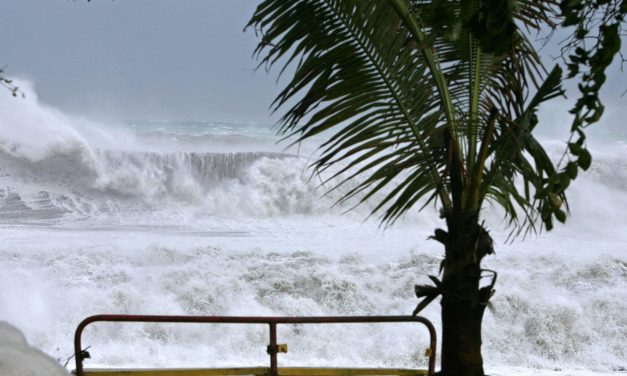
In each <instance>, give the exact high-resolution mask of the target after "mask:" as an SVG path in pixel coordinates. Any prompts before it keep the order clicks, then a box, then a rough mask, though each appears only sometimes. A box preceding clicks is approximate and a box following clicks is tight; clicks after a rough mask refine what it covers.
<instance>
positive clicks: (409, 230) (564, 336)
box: [0, 92, 627, 375]
mask: <svg viewBox="0 0 627 376" xmlns="http://www.w3.org/2000/svg"><path fill="white" fill-rule="evenodd" d="M275 134H276V128H274V127H273V126H272V125H270V124H246V125H242V124H231V123H221V122H213V121H187V122H183V121H181V122H172V121H131V120H125V121H122V120H111V119H95V120H94V119H83V118H78V117H74V116H71V115H68V114H64V113H62V112H60V111H58V110H56V109H54V108H50V107H48V106H46V105H44V104H41V103H39V101H38V100H37V97H36V95H35V94H34V93H33V92H31V93H29V95H27V96H26V98H23V99H14V98H12V97H10V96H8V95H6V96H0V238H1V239H2V242H1V243H0V286H2V288H0V320H2V321H6V322H8V323H11V324H12V325H14V326H15V327H17V328H18V329H19V330H21V331H22V332H23V333H24V335H25V337H26V338H27V339H28V341H29V343H30V344H32V345H33V346H35V347H37V348H39V349H41V350H43V351H44V352H46V353H48V354H49V355H50V356H52V357H54V358H55V359H58V360H59V362H61V363H65V362H66V360H67V359H68V358H70V356H71V355H72V354H73V347H72V346H73V334H74V329H75V328H76V326H77V324H78V323H79V322H80V321H81V320H82V319H83V318H84V317H86V316H89V315H93V314H100V313H124V314H172V315H286V316H299V315H307V316H315V315H405V314H411V312H412V310H413V309H414V307H415V306H416V304H417V302H418V300H417V299H416V297H415V296H414V293H413V286H414V285H415V284H416V283H427V282H428V281H429V280H428V278H427V276H428V275H435V274H437V273H438V268H439V264H440V260H441V257H442V253H443V250H442V248H441V247H440V245H439V244H438V243H437V242H435V241H433V240H429V239H428V237H429V235H431V234H432V233H433V230H434V229H435V228H437V227H439V226H440V227H441V226H443V223H442V221H441V220H440V219H439V218H438V215H437V212H436V210H435V209H434V208H432V207H426V208H425V209H424V210H422V211H418V210H417V209H416V210H413V211H410V212H409V213H408V214H407V215H405V216H404V217H403V218H402V219H401V220H400V221H398V222H397V223H396V224H394V226H391V227H387V228H386V227H384V226H381V225H380V222H379V220H378V218H377V216H376V215H374V216H371V217H369V214H370V212H371V210H372V209H373V208H374V207H375V205H376V197H375V198H374V199H373V200H372V201H371V202H366V203H364V204H362V205H357V206H356V207H354V206H355V204H357V201H348V202H346V203H344V204H336V203H337V200H338V199H339V198H341V197H342V195H343V193H345V192H346V191H347V190H348V189H350V187H351V184H355V183H351V182H349V183H348V184H347V185H345V186H341V187H340V188H338V189H335V190H330V188H332V187H333V186H334V183H335V182H337V179H336V180H331V181H330V182H327V183H326V184H323V181H324V180H325V177H324V176H312V173H311V170H310V169H309V168H308V166H309V165H310V164H311V162H312V160H313V159H312V158H315V155H316V146H317V145H315V144H314V143H312V144H307V145H295V146H292V147H289V148H287V146H288V144H289V141H288V142H278V143H277V141H279V137H277V136H276V135H275ZM321 137H322V136H321ZM541 138H542V137H541ZM542 141H543V142H544V144H545V145H546V146H547V148H548V150H549V151H550V152H551V154H552V155H553V156H554V157H555V158H556V159H559V158H560V156H561V153H562V152H563V150H564V145H565V144H564V139H561V140H559V139H553V138H551V137H548V136H547V137H544V138H542ZM626 141H627V137H626V136H625V134H613V133H610V132H607V133H602V132H601V133H599V134H598V135H596V137H595V138H594V139H592V138H591V139H590V150H591V152H592V155H593V158H594V161H593V165H592V167H591V169H590V170H589V171H587V172H586V173H582V174H581V175H580V177H579V178H578V179H577V180H576V181H575V183H574V185H573V187H572V189H571V190H570V191H569V192H570V193H569V196H568V197H569V205H570V211H571V214H572V216H571V217H570V218H569V219H568V221H567V223H566V224H565V225H558V226H557V228H556V229H555V230H554V231H551V232H548V233H547V232H541V233H539V234H531V235H528V236H526V237H522V236H519V237H517V238H514V239H511V238H510V239H508V235H509V234H510V231H511V228H508V227H507V224H506V223H505V222H504V220H503V213H502V212H501V211H499V210H498V208H495V207H492V206H491V205H490V204H489V203H487V204H486V207H485V210H484V214H483V217H482V219H483V220H485V223H486V225H487V226H488V228H489V229H490V230H491V234H492V236H493V237H494V239H495V244H496V254H495V255H493V256H490V257H488V258H487V259H486V263H485V265H486V267H488V268H490V269H495V270H497V271H498V282H497V285H496V294H495V295H494V298H493V301H492V305H491V306H490V307H489V309H488V310H487V312H486V316H485V319H484V337H483V351H484V358H485V364H486V365H485V368H486V372H487V373H489V374H492V375H518V374H519V375H589V374H598V375H605V374H607V375H616V374H619V373H623V372H625V369H626V367H627V346H626V343H627V314H626V312H627V143H626ZM421 314H422V315H423V316H425V317H427V318H429V319H430V320H432V321H433V322H434V324H435V325H436V327H438V328H439V326H440V323H439V321H440V320H439V304H438V302H437V301H436V302H434V303H432V304H431V305H430V306H429V307H428V308H426V309H425V310H424V311H423V312H422V313H421ZM267 336H268V333H267V328H266V327H265V326H254V325H250V326H246V325H244V326H242V325H209V326H206V325H180V324H179V325H171V324H166V325H157V324H113V323H99V324H95V325H93V326H90V327H89V328H88V329H87V330H86V332H85V335H84V339H83V344H84V346H85V347H87V346H89V352H90V354H91V358H90V359H88V360H86V362H85V365H86V367H202V366H212V367H222V366H225V367H226V366H264V365H267V363H268V356H267V354H266V345H267V341H268V337H267ZM278 336H279V342H280V343H287V344H288V345H289V352H288V353H287V354H280V355H279V364H280V365H281V366H351V367H379V366H385V367H395V368H402V367H409V368H411V367H425V365H426V358H425V356H424V352H425V348H426V347H427V338H428V337H427V334H426V331H424V330H423V329H422V328H421V327H419V326H416V325H415V324H381V325H371V324H351V325H344V326H331V327H324V326H308V325H288V326H284V327H280V328H279V333H278ZM67 367H68V369H71V368H72V367H73V362H72V361H70V362H69V364H68V366H67Z"/></svg>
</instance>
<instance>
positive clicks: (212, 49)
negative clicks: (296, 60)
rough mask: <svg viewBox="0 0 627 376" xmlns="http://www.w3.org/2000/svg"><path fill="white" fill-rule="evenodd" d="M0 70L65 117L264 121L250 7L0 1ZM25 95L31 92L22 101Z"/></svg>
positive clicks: (246, 3) (211, 0)
mask: <svg viewBox="0 0 627 376" xmlns="http://www.w3.org/2000/svg"><path fill="white" fill-rule="evenodd" d="M0 3H1V6H0V67H2V66H4V67H5V71H6V74H8V75H9V76H18V77H24V78H27V79H29V80H31V81H32V82H33V83H34V85H35V87H36V91H37V94H38V95H39V97H40V99H41V100H42V101H43V102H47V103H49V104H52V105H54V106H56V107H59V108H61V109H62V110H64V111H68V112H74V113H79V114H84V115H88V116H105V117H119V118H127V119H128V118H130V119H159V120H167V119H169V120H216V121H239V122H246V123H251V122H252V123H257V122H269V121H270V114H269V111H268V106H269V104H270V103H271V100H272V98H274V96H275V95H276V93H277V88H276V86H275V81H274V78H272V77H271V76H269V75H268V74H266V72H265V71H263V70H260V71H258V72H254V71H253V70H254V68H255V66H256V64H255V61H254V59H253V58H252V52H253V50H254V47H255V45H256V38H255V35H254V32H252V31H248V32H246V33H244V32H243V31H242V30H243V28H244V25H245V24H246V22H247V21H248V19H249V18H250V16H251V15H252V13H253V11H254V9H255V6H256V4H257V2H256V1H250V0H176V1H173V0H132V1H130V0H114V1H111V0H94V1H92V2H90V3H88V2H87V1H86V0H76V1H71V0H2V1H0ZM27 94H28V93H27Z"/></svg>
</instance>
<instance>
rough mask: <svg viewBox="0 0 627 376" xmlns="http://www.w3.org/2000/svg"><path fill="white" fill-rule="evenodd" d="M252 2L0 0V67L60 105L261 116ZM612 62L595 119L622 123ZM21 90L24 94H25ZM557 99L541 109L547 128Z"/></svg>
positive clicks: (193, 116)
mask: <svg viewBox="0 0 627 376" xmlns="http://www.w3.org/2000/svg"><path fill="white" fill-rule="evenodd" d="M257 3H258V1H257V0H94V1H92V2H90V3H88V2H87V1H86V0H75V1H73V0H0V4H1V5H0V67H1V66H4V67H5V70H6V72H7V74H8V75H9V76H19V77H24V78H27V79H29V80H30V81H32V82H33V83H34V85H35V87H36V91H37V94H38V95H39V97H40V99H41V100H42V101H44V102H46V103H49V104H52V105H54V106H55V107H58V108H60V109H62V110H64V111H68V112H73V113H78V114H84V115H87V116H100V117H115V118H125V119H147V120H150V119H158V120H214V121H234V122H245V123H268V122H271V121H272V120H274V119H276V118H271V117H270V113H269V111H268V106H269V104H270V103H271V101H272V99H273V98H274V97H275V96H276V94H277V92H278V87H277V86H276V85H275V77H274V74H270V75H268V74H266V72H265V71H263V70H259V71H257V72H254V68H255V66H256V63H255V60H254V59H253V58H252V52H253V50H254V47H255V45H256V42H257V39H256V37H255V35H254V32H252V31H250V30H249V31H248V32H246V33H244V32H243V31H242V30H243V28H244V25H245V24H246V22H247V21H248V19H249V18H250V16H251V15H252V13H253V11H254V9H255V7H256V5H257ZM615 65H616V67H615V68H614V69H613V71H612V73H611V75H610V79H609V80H608V81H609V82H608V86H607V88H606V90H605V101H606V103H607V107H608V111H607V112H608V114H607V115H608V116H607V117H606V119H605V121H604V122H605V123H606V124H608V125H610V126H611V128H613V129H619V128H620V129H624V127H623V120H622V119H624V118H626V117H627V111H626V110H625V109H624V107H625V105H627V98H620V94H621V93H623V92H624V91H625V90H626V89H627V82H626V81H627V80H626V77H627V76H625V75H624V74H622V73H620V72H619V71H618V69H617V64H615ZM27 94H28V93H27ZM566 109H567V107H566V105H565V104H564V103H561V104H560V103H555V104H553V105H552V106H551V108H549V109H545V111H544V112H545V113H546V114H547V117H546V118H545V119H548V123H549V124H548V125H547V126H548V127H552V126H555V124H557V123H559V124H560V125H564V126H565V125H566V124H567V123H568V121H566V119H565V115H564V114H565V113H566V111H565V110H566Z"/></svg>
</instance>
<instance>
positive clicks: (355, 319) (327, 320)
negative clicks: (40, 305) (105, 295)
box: [74, 315, 436, 376]
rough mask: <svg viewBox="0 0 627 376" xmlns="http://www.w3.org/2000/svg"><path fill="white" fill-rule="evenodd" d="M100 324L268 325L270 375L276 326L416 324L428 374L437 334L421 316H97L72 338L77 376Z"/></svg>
mask: <svg viewBox="0 0 627 376" xmlns="http://www.w3.org/2000/svg"><path fill="white" fill-rule="evenodd" d="M99 321H106V322H161V323H205V324H206V323H214V324H267V325H269V326H270V344H269V345H268V354H269V355H270V376H278V366H277V353H278V344H277V333H276V328H277V325H279V324H339V323H344V324H357V323H394V322H418V323H421V324H423V325H425V326H426V327H427V329H428V330H429V336H430V340H429V349H428V352H427V355H428V357H429V368H428V372H429V375H433V374H434V373H435V355H436V335H435V328H434V327H433V324H431V322H430V321H429V320H427V319H426V318H424V317H420V316H318V317H316V316H314V317H246V316H146V315H96V316H90V317H88V318H86V319H85V320H83V321H82V322H81V323H80V324H79V325H78V327H77V328H76V333H75V335H74V355H75V357H76V375H77V376H84V375H83V360H84V358H85V357H86V356H85V353H84V352H83V351H82V345H81V336H82V334H83V330H84V329H85V327H86V326H87V325H89V324H92V323H94V322H99Z"/></svg>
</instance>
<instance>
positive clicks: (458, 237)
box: [436, 212, 493, 376]
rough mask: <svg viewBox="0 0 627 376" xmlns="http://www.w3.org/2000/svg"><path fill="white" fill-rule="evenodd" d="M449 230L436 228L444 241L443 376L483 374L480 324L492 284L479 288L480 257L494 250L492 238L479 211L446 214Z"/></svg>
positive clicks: (438, 237)
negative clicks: (482, 221)
mask: <svg viewBox="0 0 627 376" xmlns="http://www.w3.org/2000/svg"><path fill="white" fill-rule="evenodd" d="M446 222H447V225H448V232H444V231H442V230H439V232H438V231H436V239H437V240H439V241H441V242H442V243H444V246H445V251H446V254H445V260H444V264H443V266H444V270H443V278H442V302H441V305H442V352H441V354H442V360H441V367H442V369H441V373H440V374H441V375H442V376H484V371H483V358H482V356H481V323H482V320H483V313H484V311H485V307H486V305H487V302H488V300H489V299H490V297H491V296H492V292H493V290H492V285H490V286H487V287H484V288H480V285H479V281H480V279H481V272H482V269H481V265H480V264H481V259H482V258H483V257H484V256H485V255H487V254H491V253H493V248H492V238H490V235H489V234H488V232H487V231H486V230H485V229H484V228H483V227H482V226H481V225H480V224H479V223H478V215H477V214H476V213H460V212H457V213H451V214H450V215H447V216H446Z"/></svg>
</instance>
